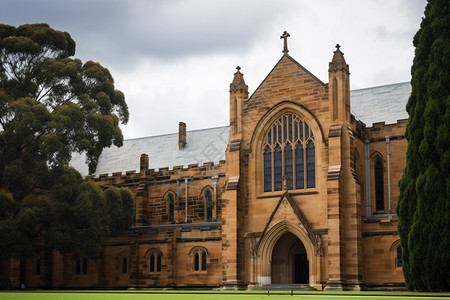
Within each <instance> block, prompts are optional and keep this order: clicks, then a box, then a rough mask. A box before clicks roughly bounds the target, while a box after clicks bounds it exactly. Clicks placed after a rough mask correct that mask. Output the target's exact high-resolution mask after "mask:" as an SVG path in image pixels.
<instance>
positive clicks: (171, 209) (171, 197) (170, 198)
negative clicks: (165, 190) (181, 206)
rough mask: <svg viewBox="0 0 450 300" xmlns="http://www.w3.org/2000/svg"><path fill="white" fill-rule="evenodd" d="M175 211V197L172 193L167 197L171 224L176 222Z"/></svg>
mask: <svg viewBox="0 0 450 300" xmlns="http://www.w3.org/2000/svg"><path fill="white" fill-rule="evenodd" d="M174 211H175V196H174V195H173V194H172V193H170V194H169V195H168V196H167V212H168V216H167V218H168V220H169V222H173V221H174V220H175V218H174Z"/></svg>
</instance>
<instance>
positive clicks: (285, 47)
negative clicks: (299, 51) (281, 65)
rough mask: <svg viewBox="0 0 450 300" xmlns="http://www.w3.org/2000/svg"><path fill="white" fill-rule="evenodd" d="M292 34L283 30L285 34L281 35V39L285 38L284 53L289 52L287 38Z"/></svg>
mask: <svg viewBox="0 0 450 300" xmlns="http://www.w3.org/2000/svg"><path fill="white" fill-rule="evenodd" d="M290 36H291V35H290V34H289V33H288V32H287V31H285V32H283V34H282V35H281V36H280V39H284V48H283V53H284V54H288V52H289V50H288V46H287V38H288V37H290Z"/></svg>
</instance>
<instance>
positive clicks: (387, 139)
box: [386, 136, 392, 214]
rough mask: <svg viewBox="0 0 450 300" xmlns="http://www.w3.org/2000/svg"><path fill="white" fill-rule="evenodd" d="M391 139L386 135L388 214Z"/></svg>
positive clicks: (390, 210) (389, 211) (390, 203)
mask: <svg viewBox="0 0 450 300" xmlns="http://www.w3.org/2000/svg"><path fill="white" fill-rule="evenodd" d="M390 145H391V140H390V138H389V136H386V152H387V177H388V182H387V183H388V203H389V204H388V205H389V206H388V208H389V210H388V214H391V213H392V202H391V166H390V157H391V155H392V152H391V147H390Z"/></svg>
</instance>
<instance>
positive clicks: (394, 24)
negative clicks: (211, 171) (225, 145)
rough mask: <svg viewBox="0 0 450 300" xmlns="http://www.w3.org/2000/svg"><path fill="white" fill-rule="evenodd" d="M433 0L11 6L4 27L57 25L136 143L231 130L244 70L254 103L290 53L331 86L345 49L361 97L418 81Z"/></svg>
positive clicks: (152, 0)
mask: <svg viewBox="0 0 450 300" xmlns="http://www.w3.org/2000/svg"><path fill="white" fill-rule="evenodd" d="M425 5H426V1H425V0H365V1H361V0H340V1H335V0H318V1H310V0H264V1H263V0H214V1H212V0H159V1H156V0H123V1H119V0H89V1H87V0H71V1H65V0H39V1H36V0H1V1H0V23H5V24H10V25H14V26H18V25H21V24H25V23H48V24H49V25H50V26H51V27H53V28H54V29H57V30H61V31H67V32H69V33H70V34H71V36H72V38H73V39H74V40H75V41H76V43H77V48H76V54H75V57H77V58H80V59H81V60H83V61H87V60H93V61H97V62H100V63H101V64H102V65H103V66H104V67H107V68H108V69H109V70H110V71H111V73H112V75H113V77H114V79H115V85H116V88H117V89H119V90H121V91H123V92H124V93H125V97H126V101H127V103H128V106H129V110H130V121H129V123H128V125H126V126H122V131H123V133H124V137H125V138H126V139H130V138H137V137H144V136H150V135H159V134H166V133H173V132H176V131H177V130H178V122H179V121H183V122H186V123H187V128H188V130H194V129H203V128H209V127H218V126H224V125H228V122H229V120H228V115H229V114H228V101H229V98H228V97H229V94H228V90H229V84H230V82H231V81H232V79H233V74H234V73H235V71H236V66H240V67H241V68H242V69H241V72H242V73H243V74H244V79H245V81H246V83H247V84H248V86H249V92H250V94H252V93H253V92H254V90H255V89H256V88H257V87H258V85H259V84H260V83H261V81H262V80H263V79H264V78H265V77H266V76H267V74H268V73H269V72H270V70H271V69H272V68H273V66H274V65H275V64H276V63H277V62H278V60H279V59H280V58H281V56H282V48H283V41H282V40H280V35H281V34H282V33H283V31H285V30H286V31H288V32H289V33H290V35H291V37H290V38H289V39H288V46H289V54H290V55H291V56H292V57H293V58H294V59H295V60H297V61H298V62H299V63H300V64H302V65H303V66H304V67H305V68H307V69H308V70H309V71H310V72H312V73H313V74H315V75H316V76H317V77H318V78H319V79H320V80H322V81H323V82H325V83H326V82H328V63H329V61H330V60H331V58H332V55H333V51H334V50H335V45H336V44H337V43H339V44H340V45H341V51H342V52H344V56H345V59H346V61H347V63H348V64H349V66H350V72H351V77H350V83H351V89H360V88H366V87H373V86H379V85H385V84H392V83H398V82H405V81H409V80H410V78H411V76H410V69H411V64H412V60H413V58H414V47H413V46H412V38H413V36H414V34H415V33H416V32H417V30H418V29H419V26H420V22H421V19H422V17H423V12H424V9H425Z"/></svg>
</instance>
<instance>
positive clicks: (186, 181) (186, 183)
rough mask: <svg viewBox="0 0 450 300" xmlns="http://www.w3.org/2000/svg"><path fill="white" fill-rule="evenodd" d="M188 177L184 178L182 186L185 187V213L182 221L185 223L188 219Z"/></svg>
mask: <svg viewBox="0 0 450 300" xmlns="http://www.w3.org/2000/svg"><path fill="white" fill-rule="evenodd" d="M188 181H189V178H185V179H184V186H185V187H186V207H185V210H186V215H185V218H184V223H187V221H188V189H189V182H188Z"/></svg>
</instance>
